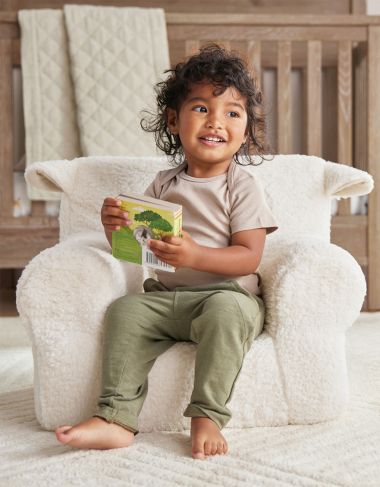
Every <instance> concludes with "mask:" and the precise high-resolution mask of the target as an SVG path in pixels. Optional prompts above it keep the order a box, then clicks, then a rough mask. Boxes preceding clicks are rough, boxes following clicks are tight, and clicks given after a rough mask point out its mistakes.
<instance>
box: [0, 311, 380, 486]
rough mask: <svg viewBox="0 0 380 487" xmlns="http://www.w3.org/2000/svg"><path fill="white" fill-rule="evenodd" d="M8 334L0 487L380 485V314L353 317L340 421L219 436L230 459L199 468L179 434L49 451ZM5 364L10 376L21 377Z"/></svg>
mask: <svg viewBox="0 0 380 487" xmlns="http://www.w3.org/2000/svg"><path fill="white" fill-rule="evenodd" d="M16 335H17V334H13V335H12V340H11V343H10V345H8V346H5V347H4V344H3V346H2V348H1V349H0V383H1V384H4V379H5V377H8V379H7V380H8V382H7V383H8V391H5V387H3V388H2V391H3V392H1V393H0V458H1V462H0V485H1V486H9V485H11V486H12V487H17V486H28V487H31V486H38V487H44V486H49V487H50V486H65V487H67V486H91V487H95V486H102V487H103V486H104V485H107V484H112V486H124V487H125V486H127V487H128V486H131V487H132V486H133V487H135V486H153V487H172V486H173V487H174V486H185V487H186V486H194V487H195V486H196V487H198V486H199V487H204V486H210V487H213V486H215V487H216V486H226V487H235V486H236V487H240V486H249V487H256V486H257V487H290V486H302V487H379V485H380V480H379V479H380V354H379V350H380V313H375V314H369V313H362V314H361V316H360V319H359V320H358V322H357V323H355V325H354V326H353V327H352V328H351V329H350V330H349V331H348V337H347V338H348V339H347V356H348V368H349V378H350V389H351V400H350V408H349V410H348V411H347V412H346V414H345V415H344V416H343V417H341V418H340V419H339V420H336V421H332V422H329V423H323V424H316V425H312V426H285V427H272V428H268V427H258V428H250V429H245V430H225V436H226V438H227V441H228V443H229V448H230V451H229V454H228V455H225V456H223V457H221V456H219V457H218V456H216V457H213V458H209V459H207V460H205V461H200V460H193V459H192V458H191V456H190V446H191V445H190V439H189V436H188V434H186V433H145V434H139V435H137V437H136V440H135V443H134V444H133V445H132V446H131V447H129V448H123V449H118V450H112V451H81V450H74V449H72V448H71V447H67V446H62V445H60V444H59V443H57V441H56V439H55V436H54V434H53V433H51V432H46V431H43V430H41V428H40V427H39V425H38V424H37V421H36V418H35V415H34V407H33V393H32V389H31V384H30V383H29V384H27V381H28V377H30V379H29V380H31V376H30V374H29V376H28V374H27V373H25V370H28V369H29V372H30V371H31V369H32V362H31V354H30V353H29V354H28V353H26V350H27V347H26V346H25V345H27V344H26V343H21V345H22V346H21V347H20V346H19V345H20V343H18V342H17V339H16V338H17V337H16V338H15V336H16ZM0 340H3V338H2V335H1V333H0ZM0 345H1V344H0ZM12 357H13V362H12ZM17 357H18V358H17ZM5 362H6V363H8V364H11V363H13V364H14V368H17V367H19V368H20V370H22V371H23V373H22V375H21V377H20V376H19V375H18V372H17V370H16V371H14V372H12V368H13V367H11V366H9V365H8V367H5ZM12 376H13V377H14V378H15V381H14V382H13V383H12V379H11V377H12ZM17 383H20V384H21V385H20V386H19V390H16V389H17Z"/></svg>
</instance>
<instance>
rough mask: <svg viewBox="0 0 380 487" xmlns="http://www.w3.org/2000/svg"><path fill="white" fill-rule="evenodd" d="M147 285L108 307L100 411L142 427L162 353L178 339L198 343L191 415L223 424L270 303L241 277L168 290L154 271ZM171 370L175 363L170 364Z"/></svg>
mask: <svg viewBox="0 0 380 487" xmlns="http://www.w3.org/2000/svg"><path fill="white" fill-rule="evenodd" d="M144 290H145V293H141V294H134V295H126V296H123V297H121V298H119V299H117V300H116V301H114V302H113V303H112V304H111V305H110V307H109V308H108V310H107V313H106V323H105V326H106V330H105V343H104V357H103V376H102V392H101V396H100V397H99V401H98V407H97V410H96V413H95V416H99V417H101V418H104V419H105V420H107V421H109V422H115V423H117V424H119V425H121V426H123V427H124V428H126V429H128V430H130V431H132V432H134V433H135V434H137V433H138V416H139V413H140V411H141V408H142V405H143V402H144V400H145V397H146V395H147V392H148V380H147V377H148V373H149V371H150V369H151V368H152V367H153V364H154V362H155V360H156V358H157V357H158V356H159V355H161V354H162V353H164V352H165V351H166V350H167V349H168V348H170V347H171V346H172V345H174V344H175V343H176V342H177V341H186V342H188V341H191V342H195V343H197V352H196V358H195V374H194V389H193V392H192V395H191V400H190V404H189V405H188V406H187V408H186V410H185V411H184V413H183V414H184V416H187V417H199V416H202V417H209V418H210V419H212V420H213V421H214V422H215V423H216V424H217V425H218V426H219V428H223V427H224V426H225V425H226V424H227V422H228V421H229V419H230V418H231V413H230V411H229V409H228V408H227V407H226V404H227V403H228V401H229V400H230V399H231V395H232V392H233V388H234V384H235V381H236V379H237V377H238V375H239V372H240V369H241V367H242V364H243V359H244V356H245V354H246V353H247V351H248V350H249V348H250V346H251V345H252V342H253V340H254V339H255V338H256V337H257V336H258V335H259V334H260V332H261V331H262V328H263V324H264V311H265V310H264V303H263V301H262V299H261V298H260V297H259V296H253V295H251V294H250V293H248V292H247V291H246V290H244V289H243V288H242V287H240V285H239V284H238V283H237V282H236V281H234V280H229V281H225V282H222V283H219V284H214V285H203V286H196V287H177V288H175V289H174V290H172V291H169V290H167V288H165V287H164V286H163V285H162V284H161V283H159V282H158V281H156V280H154V279H147V280H146V281H145V282H144ZM168 373H169V371H168Z"/></svg>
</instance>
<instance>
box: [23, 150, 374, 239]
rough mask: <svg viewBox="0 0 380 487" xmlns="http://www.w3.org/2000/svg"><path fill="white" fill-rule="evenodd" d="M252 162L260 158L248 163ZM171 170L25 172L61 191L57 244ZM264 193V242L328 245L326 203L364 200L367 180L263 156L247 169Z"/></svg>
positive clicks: (74, 165) (120, 164) (157, 166)
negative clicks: (269, 227)
mask: <svg viewBox="0 0 380 487" xmlns="http://www.w3.org/2000/svg"><path fill="white" fill-rule="evenodd" d="M252 159H253V162H254V163H255V164H256V163H258V162H260V158H258V157H253V158H252ZM170 167H172V166H170V164H169V163H168V160H167V158H166V157H110V156H104V157H99V156H96V157H82V158H78V159H74V160H72V161H46V162H37V163H34V164H33V165H31V166H30V167H29V168H28V169H27V171H26V179H27V180H28V182H29V183H31V184H34V185H36V186H39V187H43V188H44V189H50V190H55V191H62V193H63V194H62V199H61V208H60V238H61V240H63V239H66V238H67V237H68V236H70V235H72V234H75V233H82V232H86V231H103V227H102V225H101V221H100V208H101V205H102V202H103V199H104V198H105V197H106V196H116V195H117V194H119V193H123V192H128V191H132V192H134V193H142V192H143V191H144V190H145V188H146V187H147V186H148V184H149V183H150V182H151V181H152V180H153V178H154V176H155V174H156V173H157V171H160V170H163V169H168V168H170ZM244 169H245V170H246V171H248V172H253V173H254V174H256V175H257V176H258V177H259V178H260V180H261V182H262V184H263V187H264V191H265V194H266V198H267V202H268V204H269V206H270V207H271V209H272V211H273V213H274V215H275V217H276V219H277V221H278V223H279V230H278V231H276V232H274V233H273V234H271V235H270V236H269V238H274V239H277V238H283V237H285V238H287V237H289V238H294V237H298V236H300V235H310V236H317V237H320V238H322V239H324V240H327V241H329V240H330V221H331V198H334V197H335V198H340V197H349V196H354V195H361V194H367V193H369V192H370V191H371V189H372V187H373V180H372V177H371V176H370V175H369V174H368V173H366V172H364V171H361V170H359V169H355V168H352V167H349V166H345V165H343V164H336V163H333V162H328V161H325V160H323V159H321V158H319V157H313V156H303V155H277V156H274V157H273V156H272V157H271V156H266V160H264V162H262V164H260V165H256V166H252V165H251V166H247V167H245V168H244Z"/></svg>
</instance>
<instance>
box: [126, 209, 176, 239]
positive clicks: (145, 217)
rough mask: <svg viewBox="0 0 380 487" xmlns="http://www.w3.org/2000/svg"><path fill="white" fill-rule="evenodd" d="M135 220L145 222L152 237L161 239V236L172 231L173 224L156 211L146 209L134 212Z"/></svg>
mask: <svg viewBox="0 0 380 487" xmlns="http://www.w3.org/2000/svg"><path fill="white" fill-rule="evenodd" d="M135 221H137V222H142V223H145V225H146V226H147V227H148V228H150V230H151V231H152V232H153V235H154V239H157V240H158V239H162V237H163V236H164V235H165V234H167V233H170V232H172V231H173V226H172V225H171V224H170V223H169V222H168V221H167V220H165V218H162V216H161V215H159V214H158V213H156V212H154V211H151V210H146V211H142V212H141V213H136V214H135Z"/></svg>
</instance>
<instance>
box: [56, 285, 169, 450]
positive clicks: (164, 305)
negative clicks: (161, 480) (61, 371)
mask: <svg viewBox="0 0 380 487" xmlns="http://www.w3.org/2000/svg"><path fill="white" fill-rule="evenodd" d="M173 296H174V293H171V292H156V293H153V292H152V293H149V294H146V295H145V294H139V295H129V296H128V295H127V296H124V297H122V298H119V299H118V300H116V301H115V302H114V303H112V304H111V306H110V307H109V308H108V310H107V314H106V320H105V321H106V322H105V329H106V332H105V343H104V355H103V384H102V392H101V396H100V398H99V401H98V408H97V411H96V413H95V416H97V417H94V418H91V419H90V420H88V421H86V422H84V423H81V424H79V425H76V426H75V427H73V428H72V427H69V426H67V427H61V428H58V429H57V430H56V434H57V438H58V440H59V441H61V442H62V443H68V444H70V445H72V446H75V447H78V448H97V449H98V448H101V449H103V448H119V447H123V446H129V444H131V443H132V441H133V433H137V431H138V425H137V417H138V415H139V413H140V410H141V408H142V405H143V402H144V399H145V397H146V394H147V376H148V373H149V371H150V369H151V368H152V366H153V364H154V362H155V360H156V358H157V357H158V356H159V355H160V354H162V353H163V352H165V351H166V350H167V349H168V348H169V347H171V346H172V345H173V344H174V343H175V340H176V335H175V331H174V334H172V332H171V329H173V330H175V322H174V321H173V320H172V317H171V313H172V310H173V304H172V301H173Z"/></svg>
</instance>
